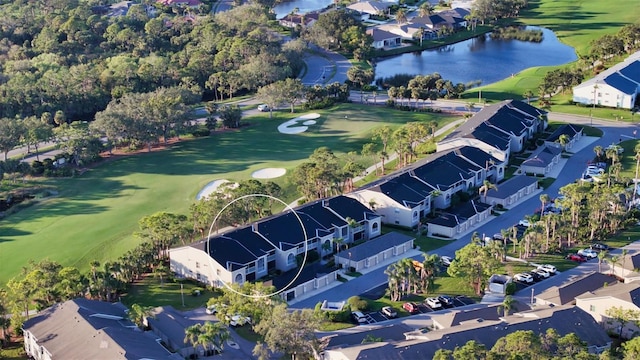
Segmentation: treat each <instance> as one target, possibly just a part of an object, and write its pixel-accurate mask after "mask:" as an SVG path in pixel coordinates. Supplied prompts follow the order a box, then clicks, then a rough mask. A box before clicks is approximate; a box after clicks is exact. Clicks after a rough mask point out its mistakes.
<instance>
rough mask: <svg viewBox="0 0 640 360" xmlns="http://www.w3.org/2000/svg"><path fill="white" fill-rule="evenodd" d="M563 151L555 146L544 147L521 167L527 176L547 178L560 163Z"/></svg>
mask: <svg viewBox="0 0 640 360" xmlns="http://www.w3.org/2000/svg"><path fill="white" fill-rule="evenodd" d="M560 155H562V149H561V148H557V147H555V146H548V145H546V144H545V145H543V146H540V147H538V148H537V149H536V150H535V151H534V152H532V153H531V155H529V157H527V159H526V160H525V161H523V162H522V164H521V165H520V170H522V172H524V173H525V174H534V175H542V176H546V175H547V174H548V173H550V172H551V171H552V170H553V168H554V167H555V166H556V165H557V164H558V162H560Z"/></svg>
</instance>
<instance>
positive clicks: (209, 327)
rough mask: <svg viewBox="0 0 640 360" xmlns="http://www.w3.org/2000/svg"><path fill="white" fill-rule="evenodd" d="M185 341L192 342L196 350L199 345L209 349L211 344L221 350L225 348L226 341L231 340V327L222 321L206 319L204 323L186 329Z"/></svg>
mask: <svg viewBox="0 0 640 360" xmlns="http://www.w3.org/2000/svg"><path fill="white" fill-rule="evenodd" d="M184 334H185V337H184V342H185V344H186V343H191V345H193V348H194V351H197V348H198V346H202V347H203V348H204V350H205V352H206V351H207V350H209V347H210V346H213V347H214V349H219V350H220V351H221V350H222V349H223V348H224V342H225V341H227V340H229V338H230V337H231V335H230V334H229V329H228V328H227V327H226V326H224V325H223V324H222V323H221V322H216V323H212V322H210V321H206V322H205V323H204V324H195V325H192V326H189V327H188V328H186V329H185V330H184Z"/></svg>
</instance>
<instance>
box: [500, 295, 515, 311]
mask: <svg viewBox="0 0 640 360" xmlns="http://www.w3.org/2000/svg"><path fill="white" fill-rule="evenodd" d="M515 302H516V300H515V299H514V298H513V296H511V295H507V296H505V297H504V300H502V305H500V306H498V314H500V310H502V311H503V316H509V313H510V312H511V310H512V309H513V306H514V305H515Z"/></svg>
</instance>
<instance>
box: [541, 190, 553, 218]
mask: <svg viewBox="0 0 640 360" xmlns="http://www.w3.org/2000/svg"><path fill="white" fill-rule="evenodd" d="M540 202H541V203H542V207H541V208H540V209H541V210H540V215H542V214H544V206H545V205H547V204H548V203H549V202H551V198H550V197H549V194H542V195H540Z"/></svg>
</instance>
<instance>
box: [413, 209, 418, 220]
mask: <svg viewBox="0 0 640 360" xmlns="http://www.w3.org/2000/svg"><path fill="white" fill-rule="evenodd" d="M413 218H414V219H417V218H418V212H417V211H414V212H413Z"/></svg>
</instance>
